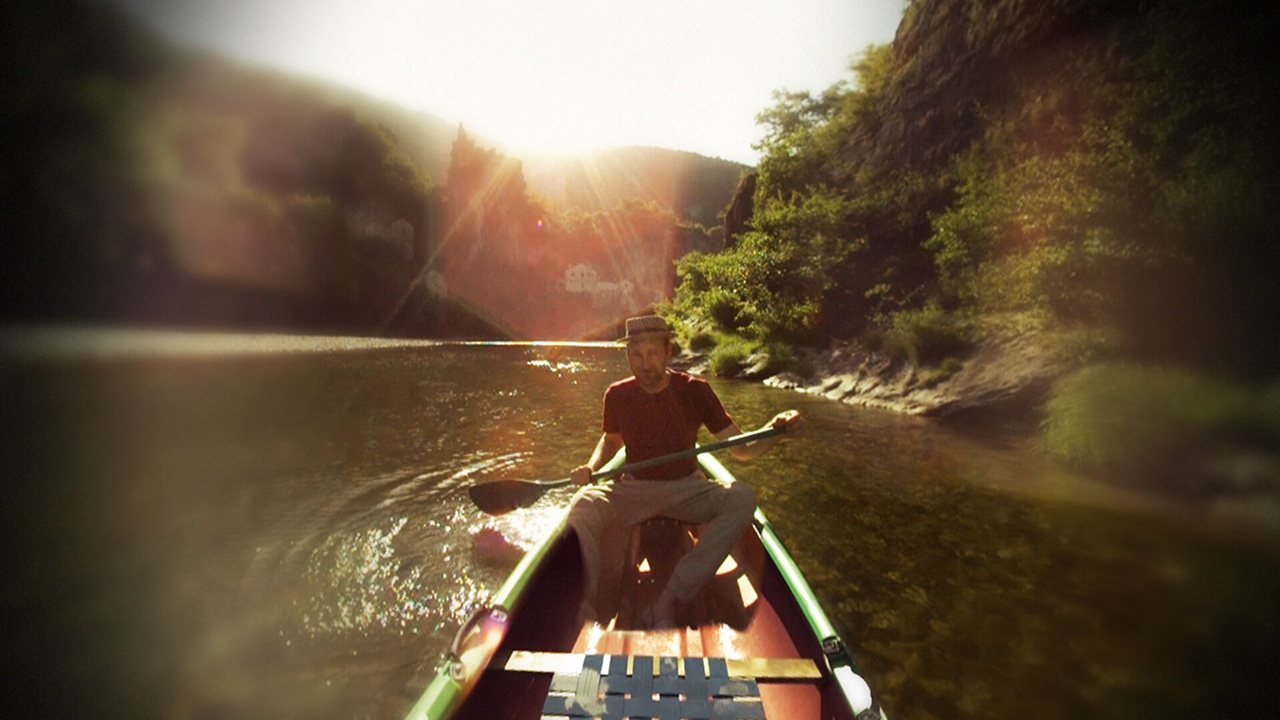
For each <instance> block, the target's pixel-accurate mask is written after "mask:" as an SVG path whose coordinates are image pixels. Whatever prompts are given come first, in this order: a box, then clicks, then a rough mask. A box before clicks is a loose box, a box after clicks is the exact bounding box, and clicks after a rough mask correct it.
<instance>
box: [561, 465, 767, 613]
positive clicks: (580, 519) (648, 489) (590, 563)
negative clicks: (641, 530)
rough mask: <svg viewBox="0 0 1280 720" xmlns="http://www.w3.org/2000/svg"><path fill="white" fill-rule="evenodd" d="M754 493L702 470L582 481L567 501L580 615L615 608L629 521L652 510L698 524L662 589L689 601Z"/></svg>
mask: <svg viewBox="0 0 1280 720" xmlns="http://www.w3.org/2000/svg"><path fill="white" fill-rule="evenodd" d="M755 508H756V495H755V492H754V491H753V490H752V489H751V488H750V486H748V485H745V484H743V483H732V484H723V483H721V482H719V481H716V480H712V479H709V478H707V477H706V476H705V475H703V474H702V473H701V472H697V473H694V474H693V475H690V476H689V477H686V478H682V479H680V480H663V481H659V480H637V479H634V478H631V477H628V476H625V475H624V476H623V477H622V479H620V480H617V481H606V482H603V483H599V484H596V485H587V486H584V487H583V488H582V489H580V490H579V491H578V492H577V494H576V495H574V496H573V501H572V502H571V503H570V505H569V519H568V524H569V527H571V528H573V530H574V532H575V533H577V535H578V541H579V544H580V545H581V547H582V567H583V575H584V578H583V595H582V597H583V601H582V604H583V607H582V614H583V619H584V620H598V621H600V622H607V621H608V619H609V618H610V617H612V615H613V613H614V612H615V611H616V609H617V593H618V584H619V583H620V582H621V578H622V571H623V565H624V564H625V562H626V551H627V544H628V541H629V540H630V537H631V528H632V527H633V526H635V525H637V524H639V523H642V522H644V521H646V520H649V519H650V518H654V517H669V518H673V519H675V520H679V521H681V522H688V523H698V524H702V525H705V527H704V528H703V529H702V532H701V533H700V534H699V536H698V543H697V545H695V546H694V548H693V550H691V551H690V552H689V553H688V554H687V555H685V556H684V557H683V558H681V559H680V562H679V563H677V564H676V567H675V570H673V571H672V573H671V579H670V581H668V583H667V590H669V591H670V592H671V594H672V596H673V597H674V598H675V599H676V600H677V601H679V602H688V601H689V600H691V599H693V597H694V596H695V595H696V594H697V593H698V591H699V590H700V589H702V586H703V585H704V584H706V582H707V581H708V580H710V579H711V577H712V576H713V575H714V574H715V572H716V569H717V568H719V567H720V564H721V563H722V562H724V559H725V557H726V556H727V555H728V554H729V551H730V550H732V549H733V545H734V543H736V542H737V541H738V536H739V535H741V534H742V531H743V530H746V529H747V527H748V526H749V525H750V524H751V518H752V515H753V514H754V513H755Z"/></svg>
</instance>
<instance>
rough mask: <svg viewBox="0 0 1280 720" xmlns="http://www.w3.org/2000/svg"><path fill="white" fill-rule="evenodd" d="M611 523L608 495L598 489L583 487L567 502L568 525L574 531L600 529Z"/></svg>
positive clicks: (610, 506)
mask: <svg viewBox="0 0 1280 720" xmlns="http://www.w3.org/2000/svg"><path fill="white" fill-rule="evenodd" d="M611 522H613V507H612V505H611V504H610V503H609V498H608V495H607V494H606V493H604V492H602V491H601V490H600V489H599V488H598V487H592V486H587V487H584V488H582V489H580V490H578V492H577V493H576V494H575V495H574V496H573V499H572V500H570V501H569V516H568V523H569V525H570V527H573V528H576V529H583V528H587V527H590V528H600V527H605V526H607V525H608V524H609V523H611Z"/></svg>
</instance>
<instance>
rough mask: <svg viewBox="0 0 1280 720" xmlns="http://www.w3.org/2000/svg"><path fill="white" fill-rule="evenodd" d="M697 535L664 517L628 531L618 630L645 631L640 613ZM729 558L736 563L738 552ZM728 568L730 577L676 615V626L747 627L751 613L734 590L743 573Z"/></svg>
mask: <svg viewBox="0 0 1280 720" xmlns="http://www.w3.org/2000/svg"><path fill="white" fill-rule="evenodd" d="M700 529H701V526H700V525H698V524H695V523H686V522H681V521H679V520H674V519H672V518H668V517H656V518H653V519H651V520H647V521H645V522H643V523H640V524H638V525H636V526H635V527H634V528H632V531H631V540H630V544H629V546H628V550H627V562H626V567H625V569H624V570H623V574H622V583H621V587H620V589H621V592H620V595H619V608H618V618H617V622H616V625H615V627H616V628H617V629H620V630H621V629H636V630H639V629H648V627H647V625H646V623H645V622H644V619H643V618H644V617H645V612H644V611H645V610H646V609H647V608H648V607H649V606H651V605H652V604H653V603H654V602H655V601H656V600H657V598H658V595H659V594H660V593H661V592H662V589H663V588H664V587H666V585H667V581H668V580H669V579H670V578H671V573H672V571H674V570H675V567H676V564H677V563H679V562H680V558H682V557H683V556H684V555H685V553H687V552H689V551H690V550H692V549H693V547H694V545H696V544H697V541H698V533H699V531H700ZM734 555H737V556H739V557H741V553H739V552H738V549H737V548H735V549H734V551H733V552H732V553H731V554H730V556H731V557H733V556H734ZM730 564H731V565H733V566H734V568H735V570H734V572H732V573H728V574H718V575H717V576H716V577H715V578H713V579H712V581H711V582H710V583H708V584H707V586H706V587H704V588H703V590H702V592H701V593H700V594H699V595H698V597H696V598H694V600H693V601H692V602H691V603H689V605H688V606H686V607H682V608H679V609H678V615H677V619H678V620H680V621H681V622H682V623H683V624H684V625H686V626H688V627H698V626H701V625H708V624H714V623H720V624H726V625H729V626H731V627H734V628H736V629H742V628H744V627H746V625H747V623H748V622H749V621H750V619H751V611H750V608H748V607H747V606H746V604H744V602H743V599H742V597H741V594H740V593H739V591H738V586H737V579H738V577H739V576H740V575H742V574H743V573H744V571H745V568H744V567H739V563H737V562H736V561H735V562H734V563H730Z"/></svg>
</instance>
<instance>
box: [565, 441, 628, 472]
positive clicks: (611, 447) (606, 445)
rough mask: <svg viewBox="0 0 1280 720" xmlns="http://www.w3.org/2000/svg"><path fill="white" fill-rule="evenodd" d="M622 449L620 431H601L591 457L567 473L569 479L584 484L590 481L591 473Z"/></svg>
mask: <svg viewBox="0 0 1280 720" xmlns="http://www.w3.org/2000/svg"><path fill="white" fill-rule="evenodd" d="M621 449H622V433H601V435H600V440H599V441H597V442H596V449H595V450H593V451H592V453H591V459H590V460H588V461H587V464H586V465H579V466H578V467H576V468H574V469H573V472H571V473H569V479H571V480H573V484H574V485H586V484H587V483H589V482H591V474H592V473H594V472H596V471H598V470H599V469H600V468H602V467H604V465H605V463H607V462H609V461H610V460H612V459H613V456H614V455H617V454H618V451H619V450H621Z"/></svg>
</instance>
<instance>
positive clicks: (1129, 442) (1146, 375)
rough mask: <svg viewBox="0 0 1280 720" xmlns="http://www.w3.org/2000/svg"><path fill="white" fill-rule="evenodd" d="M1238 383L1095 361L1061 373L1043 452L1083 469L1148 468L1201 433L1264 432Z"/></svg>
mask: <svg viewBox="0 0 1280 720" xmlns="http://www.w3.org/2000/svg"><path fill="white" fill-rule="evenodd" d="M1264 409H1265V408H1263V407H1262V404H1261V403H1255V402H1254V401H1253V399H1252V397H1251V395H1250V393H1249V392H1248V391H1247V390H1246V389H1245V388H1244V387H1242V386H1239V385H1234V384H1231V383H1228V382H1225V381H1221V380H1217V379H1214V378H1209V377H1205V376H1202V375H1196V374H1193V373H1190V372H1186V371H1179V370H1163V369H1153V368H1144V367H1137V366H1132V365H1095V366H1091V367H1088V368H1084V369H1081V370H1079V371H1077V372H1075V373H1073V374H1071V375H1068V376H1067V377H1065V378H1063V379H1062V380H1060V381H1059V382H1058V384H1057V385H1056V386H1055V387H1054V388H1053V391H1052V392H1051V394H1050V397H1049V400H1048V402H1047V404H1046V406H1045V418H1044V421H1043V423H1042V427H1041V430H1042V436H1041V437H1042V442H1043V444H1044V447H1045V449H1046V450H1047V451H1048V452H1049V454H1050V455H1051V456H1053V457H1055V458H1057V459H1059V460H1061V461H1063V462H1065V463H1067V464H1069V465H1072V466H1076V467H1080V468H1083V469H1088V470H1122V471H1134V470H1143V469H1150V468H1154V467H1158V466H1160V465H1161V464H1162V463H1167V462H1170V461H1171V460H1173V461H1176V458H1180V457H1185V453H1186V451H1187V450H1188V449H1189V448H1193V447H1195V446H1196V445H1197V443H1198V442H1199V441H1201V440H1203V439H1205V438H1206V437H1208V436H1210V435H1213V434H1216V433H1224V432H1240V431H1244V432H1258V431H1261V432H1270V433H1274V432H1275V430H1274V429H1270V430H1268V429H1267V428H1266V426H1265V424H1264V423H1263V419H1264V418H1263V416H1262V412H1263V411H1264Z"/></svg>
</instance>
